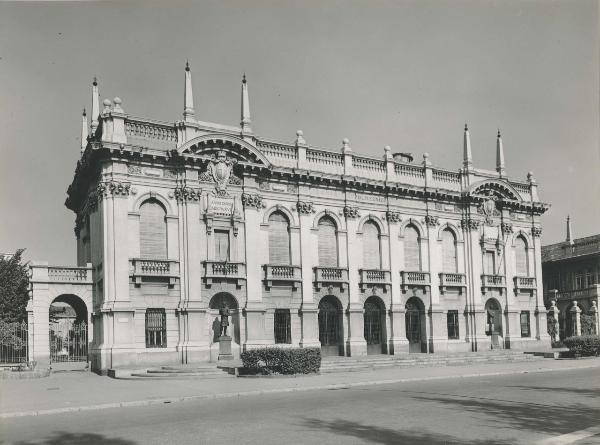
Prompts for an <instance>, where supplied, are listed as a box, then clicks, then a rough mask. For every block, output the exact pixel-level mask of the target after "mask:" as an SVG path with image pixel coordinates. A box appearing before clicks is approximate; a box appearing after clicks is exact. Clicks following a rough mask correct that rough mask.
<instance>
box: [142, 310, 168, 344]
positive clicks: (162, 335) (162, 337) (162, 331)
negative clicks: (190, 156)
mask: <svg viewBox="0 0 600 445" xmlns="http://www.w3.org/2000/svg"><path fill="white" fill-rule="evenodd" d="M151 315H159V316H160V322H159V326H157V327H156V326H152V327H150V328H149V326H148V321H149V319H150V318H153V317H150V316H151ZM157 318H158V317H157ZM153 321H156V320H153ZM156 333H158V335H154V336H152V334H156ZM144 337H145V340H146V349H157V348H166V347H167V314H166V311H165V309H164V308H147V309H146V313H145V322H144ZM151 337H154V338H151Z"/></svg>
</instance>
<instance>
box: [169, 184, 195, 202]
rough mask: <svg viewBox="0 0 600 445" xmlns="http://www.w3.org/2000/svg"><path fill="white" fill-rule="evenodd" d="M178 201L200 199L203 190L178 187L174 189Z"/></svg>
mask: <svg viewBox="0 0 600 445" xmlns="http://www.w3.org/2000/svg"><path fill="white" fill-rule="evenodd" d="M174 194H175V199H177V201H182V202H184V201H199V200H200V195H201V192H200V190H194V189H193V188H190V187H185V186H184V187H176V188H175V190H174Z"/></svg>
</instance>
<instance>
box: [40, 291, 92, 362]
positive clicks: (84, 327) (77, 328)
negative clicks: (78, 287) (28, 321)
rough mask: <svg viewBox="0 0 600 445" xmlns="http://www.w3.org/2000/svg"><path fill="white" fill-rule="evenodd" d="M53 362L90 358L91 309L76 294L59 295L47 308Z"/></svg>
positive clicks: (51, 359) (77, 360)
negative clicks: (89, 311)
mask: <svg viewBox="0 0 600 445" xmlns="http://www.w3.org/2000/svg"><path fill="white" fill-rule="evenodd" d="M48 319H49V343H50V363H60V362H87V361H88V308H87V305H86V304H85V302H84V301H83V300H82V299H81V298H80V297H78V296H77V295H73V294H63V295H59V296H58V297H56V298H55V299H54V300H53V301H52V303H51V304H50V306H49V309H48Z"/></svg>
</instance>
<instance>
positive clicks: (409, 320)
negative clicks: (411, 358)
mask: <svg viewBox="0 0 600 445" xmlns="http://www.w3.org/2000/svg"><path fill="white" fill-rule="evenodd" d="M405 309H406V315H405V322H406V338H407V339H408V345H409V349H408V352H427V333H426V326H425V305H424V304H423V302H422V301H421V300H420V299H419V298H417V297H411V298H409V299H408V301H407V302H406V306H405Z"/></svg>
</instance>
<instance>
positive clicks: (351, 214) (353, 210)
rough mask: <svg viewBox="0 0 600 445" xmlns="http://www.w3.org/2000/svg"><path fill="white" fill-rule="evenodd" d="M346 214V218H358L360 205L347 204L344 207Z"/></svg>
mask: <svg viewBox="0 0 600 445" xmlns="http://www.w3.org/2000/svg"><path fill="white" fill-rule="evenodd" d="M344 216H345V217H346V218H350V219H353V218H358V217H359V216H360V209H359V208H358V207H351V206H346V207H344Z"/></svg>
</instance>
